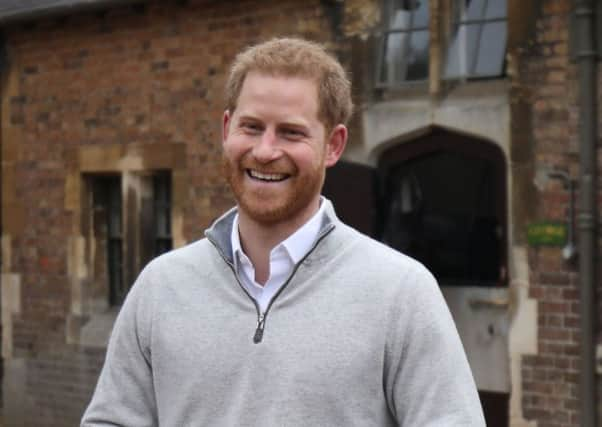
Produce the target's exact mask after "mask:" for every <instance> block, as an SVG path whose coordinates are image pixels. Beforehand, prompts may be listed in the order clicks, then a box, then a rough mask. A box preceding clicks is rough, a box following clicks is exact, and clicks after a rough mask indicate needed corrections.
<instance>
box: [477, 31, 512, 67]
mask: <svg viewBox="0 0 602 427" xmlns="http://www.w3.org/2000/svg"><path fill="white" fill-rule="evenodd" d="M506 31H507V30H506V23H505V22H490V23H488V24H485V25H484V26H483V33H482V35H481V43H480V46H479V56H478V58H477V65H476V69H475V74H476V75H478V76H498V75H501V74H502V71H503V70H502V67H503V65H504V52H505V51H506Z"/></svg>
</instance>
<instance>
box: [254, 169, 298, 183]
mask: <svg viewBox="0 0 602 427" xmlns="http://www.w3.org/2000/svg"><path fill="white" fill-rule="evenodd" d="M246 172H247V175H248V176H249V178H252V179H255V180H259V181H263V182H282V181H284V180H285V179H287V178H288V177H289V176H290V175H288V174H284V173H273V172H272V173H264V172H259V171H257V170H254V169H247V170H246Z"/></svg>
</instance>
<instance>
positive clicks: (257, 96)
mask: <svg viewBox="0 0 602 427" xmlns="http://www.w3.org/2000/svg"><path fill="white" fill-rule="evenodd" d="M237 104H238V105H237V110H242V111H246V112H248V111H247V110H249V109H251V110H258V111H263V110H266V109H268V110H270V109H275V110H278V111H280V112H282V113H288V114H302V115H311V116H315V117H317V114H318V104H319V101H318V85H317V83H316V81H315V80H313V79H310V78H306V77H298V76H283V75H274V74H268V73H262V72H258V71H251V72H249V73H248V74H247V76H246V77H245V80H244V82H243V85H242V88H241V91H240V94H239V97H238V103H237ZM242 111H241V112H242Z"/></svg>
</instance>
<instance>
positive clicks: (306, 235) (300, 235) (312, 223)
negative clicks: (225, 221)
mask: <svg viewBox="0 0 602 427" xmlns="http://www.w3.org/2000/svg"><path fill="white" fill-rule="evenodd" d="M324 200H325V199H324V197H320V208H319V209H318V211H317V212H316V213H315V214H314V216H312V217H311V218H310V219H309V220H308V221H307V222H306V223H305V224H303V225H302V226H301V227H300V228H299V229H297V231H295V232H294V233H293V234H291V235H290V236H289V237H287V238H286V239H285V240H284V241H282V242H280V243H279V244H278V245H276V246H275V247H274V249H272V252H274V251H275V250H276V249H278V248H279V247H280V246H282V247H284V249H286V251H287V252H288V255H289V256H290V257H291V260H292V261H293V263H294V264H297V263H298V262H299V261H301V259H302V258H303V257H304V256H305V255H306V254H307V253H308V252H309V250H310V249H311V246H312V245H313V243H314V242H315V241H316V238H317V237H318V233H319V232H320V226H321V224H322V218H323V217H324V214H325V206H326V203H324ZM231 241H232V253H233V254H234V255H235V256H234V262H235V263H236V264H238V256H236V254H238V253H241V254H244V251H243V250H242V245H241V243H240V234H239V233H238V213H236V215H235V216H234V221H233V223H232V233H231ZM270 255H271V254H270Z"/></svg>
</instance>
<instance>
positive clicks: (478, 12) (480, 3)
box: [462, 0, 497, 21]
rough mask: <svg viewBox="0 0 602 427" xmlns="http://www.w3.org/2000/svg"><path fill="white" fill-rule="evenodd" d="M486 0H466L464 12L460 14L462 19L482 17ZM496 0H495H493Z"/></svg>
mask: <svg viewBox="0 0 602 427" xmlns="http://www.w3.org/2000/svg"><path fill="white" fill-rule="evenodd" d="M485 1H486V0H467V1H466V3H465V5H466V8H465V9H464V10H465V11H466V12H465V13H464V14H462V20H463V21H464V20H473V19H482V18H483V16H484V14H485V6H486V4H485ZM495 1H497V0H495Z"/></svg>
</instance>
